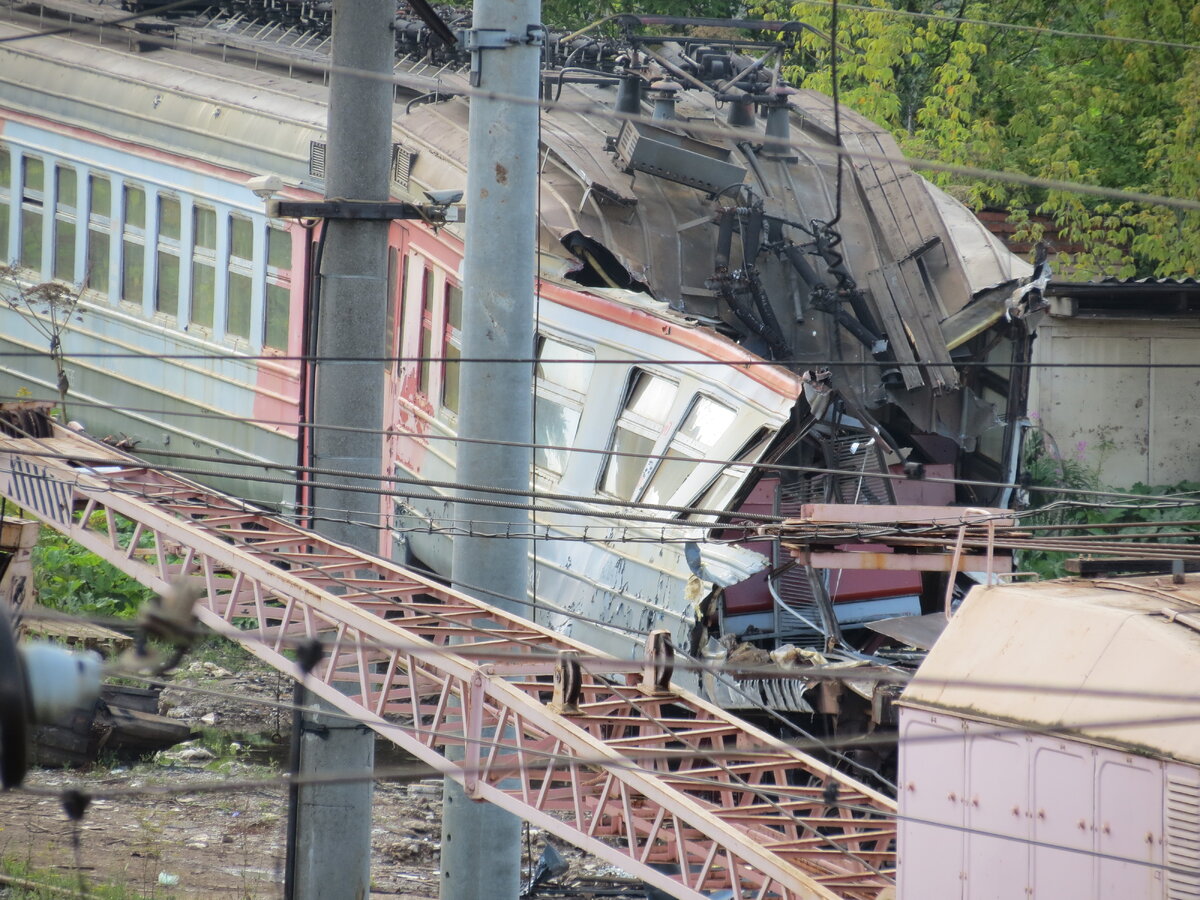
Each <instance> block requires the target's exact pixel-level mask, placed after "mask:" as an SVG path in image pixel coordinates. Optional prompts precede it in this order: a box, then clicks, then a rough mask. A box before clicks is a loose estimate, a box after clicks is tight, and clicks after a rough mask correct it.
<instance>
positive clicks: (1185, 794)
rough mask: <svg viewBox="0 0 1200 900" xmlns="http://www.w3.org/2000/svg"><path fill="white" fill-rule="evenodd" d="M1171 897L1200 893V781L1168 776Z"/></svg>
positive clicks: (1190, 898) (1186, 898) (1183, 899)
mask: <svg viewBox="0 0 1200 900" xmlns="http://www.w3.org/2000/svg"><path fill="white" fill-rule="evenodd" d="M1166 833H1167V900H1194V898H1197V897H1200V783H1197V782H1196V781H1194V780H1193V781H1183V780H1181V779H1179V778H1170V777H1168V778H1167V808H1166Z"/></svg>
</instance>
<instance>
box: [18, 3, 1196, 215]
mask: <svg viewBox="0 0 1200 900" xmlns="http://www.w3.org/2000/svg"><path fill="white" fill-rule="evenodd" d="M67 30H70V31H73V32H82V31H90V30H95V31H97V32H99V31H101V30H102V29H98V28H94V27H93V26H84V25H82V24H77V25H75V26H72V27H71V28H69V29H67ZM37 36H40V35H23V36H17V37H19V38H20V39H26V38H29V37H37ZM8 40H9V41H12V40H14V38H9V39H8ZM139 41H140V42H141V43H151V44H153V43H158V44H159V45H160V46H162V47H169V48H174V49H178V47H177V45H176V43H175V42H174V41H171V40H168V39H164V38H158V37H156V36H154V35H139ZM227 55H228V54H227ZM233 55H237V54H236V53H235V54H233ZM246 56H247V58H248V59H258V60H267V61H273V62H276V63H279V64H282V65H287V64H294V63H295V60H293V59H290V58H289V57H288V56H286V55H285V54H280V53H273V52H271V51H270V50H269V49H268V48H266V47H262V48H256V49H255V51H254V52H253V53H248V54H246ZM322 70H323V71H325V72H327V73H332V72H347V73H349V74H353V75H356V76H358V77H361V78H377V77H380V78H385V79H386V80H387V81H389V82H390V83H392V84H394V85H396V86H397V87H399V88H402V89H403V88H404V87H405V85H404V84H403V78H402V76H392V77H388V76H380V75H377V74H375V73H371V72H365V71H362V70H359V69H355V68H353V67H345V66H337V65H333V64H332V63H329V64H325V65H323V66H322ZM450 93H453V94H455V95H461V96H465V97H468V98H470V97H482V98H485V99H489V100H498V101H505V102H508V103H516V104H522V105H530V104H535V105H545V106H546V107H548V108H549V107H553V108H555V109H558V110H563V111H569V112H579V113H582V114H589V115H595V114H597V113H600V114H603V115H606V116H608V117H610V118H612V119H614V120H618V121H633V122H639V123H646V124H653V121H654V120H653V118H652V117H650V116H644V115H637V114H632V113H617V112H615V111H613V110H612V109H610V108H608V107H606V106H604V105H603V104H599V103H596V102H594V101H589V102H587V103H581V104H575V103H571V102H570V101H563V100H561V99H559V100H556V101H553V102H551V101H548V100H541V99H538V100H533V99H530V98H527V97H524V96H517V95H510V94H506V93H503V92H498V91H485V90H481V89H479V88H476V87H472V86H470V85H467V84H466V83H465V82H464V83H463V84H462V85H456V86H455V87H454V88H453V90H452V91H450V90H448V91H447V94H448V95H449V94H450ZM688 130H689V131H690V132H693V133H695V134H698V135H700V134H704V135H709V136H713V137H717V138H721V139H729V138H734V139H738V138H742V139H747V140H756V139H761V137H762V135H761V133H760V132H758V131H757V130H754V129H749V128H735V127H731V126H724V125H721V126H718V125H706V124H705V123H703V122H700V121H690V122H689V123H688ZM772 140H773V141H774V143H776V144H779V145H781V146H783V145H787V146H789V147H794V148H796V149H799V150H804V151H806V152H809V153H815V154H818V155H819V154H822V153H823V154H827V155H830V154H832V155H841V156H844V157H846V158H848V159H851V160H858V161H868V162H878V163H886V164H891V163H900V164H903V165H907V166H909V167H911V168H914V169H926V170H930V171H937V172H946V173H949V174H953V175H961V176H966V177H970V178H981V179H985V180H986V179H991V180H996V181H1002V182H1007V183H1011V184H1020V185H1025V186H1027V187H1035V188H1042V189H1046V190H1057V191H1066V192H1070V193H1080V194H1086V195H1089V196H1096V197H1102V198H1107V199H1112V200H1123V201H1127V202H1131V203H1138V204H1144V205H1151V206H1165V207H1169V208H1173V209H1181V210H1200V200H1191V199H1186V198H1177V197H1168V196H1164V195H1160V194H1152V193H1148V192H1145V191H1133V190H1125V189H1120V188H1109V187H1104V186H1101V185H1092V184H1086V183H1082V182H1072V181H1064V180H1061V179H1054V178H1043V177H1040V176H1033V175H1025V174H1023V173H1019V172H1008V171H1002V170H997V169H984V168H980V167H977V166H967V165H962V164H957V163H945V162H941V161H940V160H933V159H921V158H917V157H904V156H891V155H888V154H876V153H869V152H866V151H861V150H850V149H848V148H845V147H828V146H824V145H818V144H804V143H800V142H799V141H793V140H791V139H784V138H780V139H778V140H776V139H772Z"/></svg>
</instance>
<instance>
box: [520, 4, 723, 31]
mask: <svg viewBox="0 0 1200 900" xmlns="http://www.w3.org/2000/svg"><path fill="white" fill-rule="evenodd" d="M740 6H741V4H739V3H735V2H732V0H655V2H654V4H653V8H652V9H651V8H649V7H648V6H647V4H645V3H631V2H629V0H544V2H543V3H542V21H543V22H545V23H546V24H547V25H549V26H550V27H552V28H572V29H575V28H582V27H583V26H584V25H590V24H591V23H592V22H596V21H599V20H600V19H604V18H607V17H608V16H613V15H617V14H619V13H646V14H650V13H653V14H654V15H656V16H693V17H701V18H712V19H728V18H730V17H732V16H734V15H736V14H737V12H738V10H739V9H740Z"/></svg>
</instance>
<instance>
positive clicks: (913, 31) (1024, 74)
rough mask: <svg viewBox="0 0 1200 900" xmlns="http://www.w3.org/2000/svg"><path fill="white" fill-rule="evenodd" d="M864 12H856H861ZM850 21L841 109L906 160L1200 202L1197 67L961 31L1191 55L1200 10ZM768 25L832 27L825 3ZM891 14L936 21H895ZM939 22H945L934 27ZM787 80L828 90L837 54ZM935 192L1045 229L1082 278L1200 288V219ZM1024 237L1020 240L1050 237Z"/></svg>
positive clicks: (965, 190)
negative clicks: (1052, 228) (1067, 248)
mask: <svg viewBox="0 0 1200 900" xmlns="http://www.w3.org/2000/svg"><path fill="white" fill-rule="evenodd" d="M863 3H864V0H860V5H862V4H863ZM865 4H866V5H869V6H873V7H876V8H877V9H879V10H881V11H880V12H874V11H865V10H851V9H845V8H843V9H842V10H841V11H840V13H839V28H838V32H839V33H838V41H839V44H840V45H842V46H843V47H845V48H846V49H847V50H848V51H849V52H845V53H841V54H839V82H840V87H841V96H842V100H843V102H845V103H846V104H848V105H849V106H850V107H851V108H853V109H855V110H857V111H858V112H861V113H862V114H863V115H865V116H867V117H869V118H871V119H873V120H874V121H876V122H879V123H880V124H882V125H885V126H886V127H888V128H889V129H890V130H891V131H892V132H893V133H894V134H895V136H896V138H897V139H898V140H899V142H900V144H901V147H902V148H903V149H904V151H905V152H906V153H908V154H909V155H910V156H913V157H917V158H927V159H937V160H939V161H943V162H950V163H962V164H970V165H974V166H979V167H983V168H992V169H1000V170H1007V171H1013V172H1021V173H1025V174H1028V175H1032V176H1037V177H1041V178H1047V179H1056V180H1065V181H1075V182H1082V183H1085V184H1089V185H1099V186H1103V187H1111V188H1120V189H1126V190H1132V191H1142V192H1146V193H1152V194H1157V195H1162V196H1171V197H1181V198H1186V199H1195V198H1196V197H1197V196H1200V154H1197V153H1196V146H1197V143H1198V142H1200V53H1196V52H1194V51H1187V50H1184V49H1180V48H1177V47H1171V46H1163V45H1147V44H1141V43H1128V42H1116V41H1101V40H1094V39H1089V38H1081V37H1075V36H1068V35H1060V34H1048V33H1045V32H1040V33H1035V32H1026V31H1012V30H1003V29H998V28H994V27H990V26H985V25H973V24H965V23H958V22H953V21H950V19H951V18H955V17H961V18H969V19H977V20H987V21H1000V22H1010V23H1015V24H1020V25H1027V26H1032V27H1034V28H1045V29H1056V30H1061V31H1071V32H1087V33H1093V34H1102V35H1107V36H1110V37H1117V38H1149V39H1151V40H1156V41H1160V42H1167V43H1171V42H1175V43H1195V42H1196V36H1197V35H1200V0H1077V2H1074V3H1069V4H1061V3H1056V2H1051V0H961V2H959V3H957V4H954V5H947V4H945V3H943V2H941V0H906V2H904V3H901V2H900V0H865ZM751 9H752V11H753V12H755V13H757V14H760V15H763V16H764V17H769V18H796V19H802V20H803V21H806V22H809V23H811V24H813V25H814V26H816V27H817V28H820V29H822V30H828V29H829V27H830V18H831V17H830V8H829V4H828V0H799V2H795V0H762V2H760V3H759V4H758V5H757V6H754V7H752V8H751ZM893 9H902V10H904V11H908V12H918V13H927V14H930V15H932V16H934V17H935V18H933V19H918V18H910V17H906V16H899V15H895V14H893V13H892V10H893ZM939 19H944V21H939ZM802 43H803V46H804V48H805V50H806V51H808V55H807V56H806V57H805V58H806V59H807V58H815V59H817V60H819V61H820V63H819V64H818V65H817V66H815V67H812V66H810V67H809V68H805V67H804V65H803V63H802V61H801V57H800V56H799V55H797V56H796V57H794V58H793V60H792V66H791V68H790V69H789V70H788V74H789V76H790V77H791V78H793V79H794V80H796V81H797V82H799V83H800V84H801V85H802V86H804V87H810V88H815V89H818V90H823V91H826V92H828V91H829V90H830V86H831V84H830V74H829V73H830V69H829V47H828V44H827V43H825V42H822V41H821V40H820V39H818V38H816V37H815V36H811V35H806V36H805V37H804V38H803V41H802ZM931 177H933V178H934V180H935V181H937V182H939V183H941V184H942V185H943V186H946V187H948V188H950V189H951V190H952V192H953V193H954V194H955V195H956V196H959V197H960V198H962V199H965V200H967V201H968V202H972V203H974V204H975V205H976V206H977V207H979V206H983V205H995V206H1003V207H1006V208H1009V209H1012V210H1014V213H1015V215H1014V218H1015V219H1016V220H1017V221H1018V222H1025V223H1026V224H1027V225H1028V223H1029V222H1030V217H1031V216H1032V215H1034V214H1037V215H1043V216H1049V217H1051V218H1052V219H1053V221H1054V223H1055V225H1056V226H1057V227H1058V229H1059V234H1060V236H1061V240H1063V241H1064V242H1069V243H1072V244H1079V245H1081V246H1082V248H1083V249H1082V251H1081V252H1078V253H1075V254H1074V255H1073V256H1068V255H1066V254H1061V255H1060V256H1059V257H1058V260H1059V267H1060V269H1061V268H1063V267H1065V266H1071V267H1073V269H1074V272H1073V277H1078V278H1087V277H1092V276H1098V275H1116V276H1132V275H1150V274H1154V275H1159V276H1176V277H1184V276H1194V275H1197V274H1200V213H1197V212H1181V211H1179V210H1174V209H1171V208H1168V207H1162V206H1147V205H1141V204H1134V203H1127V202H1112V201H1105V200H1102V199H1098V198H1096V197H1091V196H1085V195H1083V194H1078V193H1074V192H1063V191H1048V190H1042V189H1037V188H1032V187H1026V186H1021V185H1013V184H1009V183H1003V182H999V181H994V182H978V181H965V180H963V179H960V178H956V177H953V176H948V175H946V174H944V173H940V174H932V175H931ZM1038 231H1039V229H1037V228H1034V227H1028V228H1026V229H1025V233H1024V234H1023V235H1020V236H1022V237H1032V238H1034V239H1037V238H1039V237H1041V235H1040V234H1039V233H1038Z"/></svg>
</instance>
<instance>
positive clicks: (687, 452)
mask: <svg viewBox="0 0 1200 900" xmlns="http://www.w3.org/2000/svg"><path fill="white" fill-rule="evenodd" d="M734 416H735V413H734V411H733V410H732V409H731V408H730V407H728V406H725V405H724V404H723V403H718V402H717V401H716V400H713V399H712V398H710V397H705V396H704V395H700V396H698V397H696V401H695V402H694V403H693V404H692V408H691V410H689V411H688V414H687V415H686V416H685V417H684V419H683V422H682V423H681V424H680V426H679V429H678V430H677V431H676V432H675V435H674V436H673V437H672V438H671V443H670V445H669V446H668V448H667V451H666V453H665V454H664V456H665V457H666V458H665V459H663V461H662V462H661V463H660V464H659V465H658V468H657V470H656V471H655V472H654V475H653V477H651V479H650V484H649V485H648V486H647V488H646V492H645V496H644V497H643V498H642V499H643V500H644V501H645V502H646V503H671V502H673V498H674V497H675V494H676V492H677V491H678V490H679V489H680V488H681V487H683V484H684V482H685V481H686V480H687V478H688V477H689V475H691V474H692V473H694V472H697V471H698V469H697V466H696V463H695V462H694V460H697V459H704V458H706V457H711V456H712V449H713V447H714V446H716V444H717V442H718V441H719V440H720V439H721V438H722V437H723V436H724V435H725V432H726V431H727V430H728V428H729V426H730V425H732V424H733V420H734ZM701 471H702V470H701Z"/></svg>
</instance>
